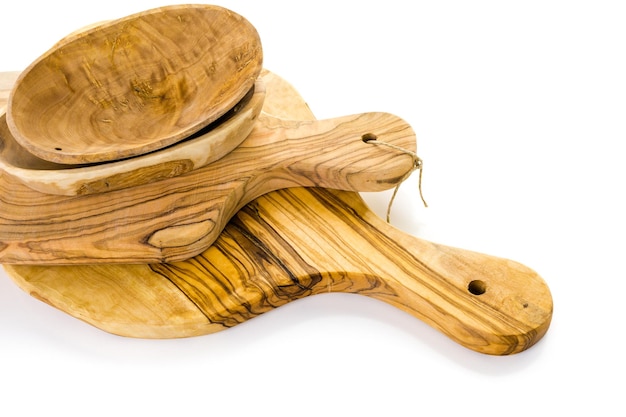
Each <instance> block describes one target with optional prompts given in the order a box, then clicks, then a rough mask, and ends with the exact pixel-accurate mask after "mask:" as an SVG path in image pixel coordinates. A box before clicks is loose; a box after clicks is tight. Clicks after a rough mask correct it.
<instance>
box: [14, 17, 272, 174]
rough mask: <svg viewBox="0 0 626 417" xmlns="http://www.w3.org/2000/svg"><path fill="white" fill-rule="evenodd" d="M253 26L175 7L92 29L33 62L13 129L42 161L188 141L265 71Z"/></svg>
mask: <svg viewBox="0 0 626 417" xmlns="http://www.w3.org/2000/svg"><path fill="white" fill-rule="evenodd" d="M262 61H263V53H262V47H261V41H260V37H259V35H258V33H257V31H256V29H255V28H254V26H253V25H252V24H251V23H250V22H248V21H247V20H246V19H245V18H243V17H242V16H240V15H238V14H236V13H234V12H232V11H230V10H228V9H225V8H222V7H219V6H212V5H172V6H166V7H160V8H156V9H151V10H146V11H143V12H141V13H137V14H133V15H130V16H126V17H124V18H121V19H118V20H114V21H111V22H106V23H102V24H98V25H95V26H92V27H89V28H87V29H85V30H80V31H77V32H76V33H74V34H72V35H70V36H68V37H67V38H65V39H63V40H62V41H60V42H59V43H57V44H56V45H54V47H53V48H51V49H50V50H49V51H47V52H46V53H44V54H43V55H42V56H40V57H39V58H38V59H37V60H35V61H34V62H33V63H32V64H31V65H30V66H29V67H28V68H26V69H25V70H24V72H23V73H22V74H21V75H20V77H19V78H18V80H17V85H16V87H15V89H14V90H13V91H12V94H11V96H10V97H9V105H8V109H7V124H8V127H9V129H10V130H11V132H12V134H13V136H14V137H15V139H16V140H17V141H18V143H20V144H21V145H22V146H23V147H24V148H26V149H27V150H28V151H29V152H31V153H33V154H34V155H36V156H37V157H39V158H41V159H44V160H48V161H51V162H56V163H63V164H83V163H97V162H106V161H114V160H118V159H122V158H128V157H131V156H136V155H141V154H144V153H147V152H150V151H153V150H156V149H161V148H163V147H165V146H168V145H171V144H172V143H175V142H177V141H179V140H181V139H183V138H186V137H188V136H190V135H192V134H193V133H195V132H197V131H198V130H200V129H202V128H203V127H205V126H207V125H208V124H210V123H211V122H214V121H215V120H216V119H218V118H219V117H220V116H222V115H223V114H224V113H226V111H228V110H229V109H231V108H232V107H233V106H234V105H235V104H237V103H238V102H239V101H240V100H241V99H242V98H243V96H244V95H245V94H246V93H247V92H248V91H250V89H251V88H252V86H253V84H254V82H255V80H256V79H257V77H258V75H259V73H260V71H261V69H262Z"/></svg>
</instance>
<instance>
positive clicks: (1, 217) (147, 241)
mask: <svg viewBox="0 0 626 417" xmlns="http://www.w3.org/2000/svg"><path fill="white" fill-rule="evenodd" d="M266 100H267V97H266ZM366 133H368V134H369V133H374V134H376V135H377V136H378V137H379V139H380V140H382V141H385V142H389V143H392V144H395V145H397V146H400V147H402V148H405V149H408V150H412V151H415V146H416V139H415V133H414V132H413V129H412V128H411V126H410V125H409V124H408V123H407V122H406V121H404V120H402V119H400V118H399V117H397V116H394V115H392V114H388V113H380V112H377V113H362V114H355V115H349V116H344V117H339V118H334V119H328V120H319V121H315V120H285V119H281V118H277V117H274V116H272V115H270V114H261V115H260V116H259V118H258V120H257V122H256V123H255V126H254V128H253V130H252V132H251V133H250V135H249V136H248V137H247V138H246V139H245V140H244V141H243V142H242V143H241V144H240V145H239V146H238V147H237V148H236V149H235V150H233V151H232V152H230V153H229V154H228V155H226V156H224V157H223V158H221V159H219V160H218V161H215V162H213V163H211V164H209V165H207V166H204V167H201V168H198V169H196V170H194V171H192V172H188V173H185V174H182V175H179V176H176V177H173V178H167V179H163V180H161V181H158V182H154V183H150V184H144V185H140V186H137V187H132V188H125V189H121V190H116V191H111V192H108V193H99V194H90V195H84V196H59V195H50V194H43V193H39V192H37V191H34V190H32V189H31V188H29V187H27V186H25V185H23V184H22V183H21V182H20V181H18V180H16V179H14V178H13V177H11V176H10V175H8V174H6V173H4V172H3V173H1V174H0V262H1V263H18V264H81V263H82V264H88V263H150V262H172V261H179V260H185V259H188V258H191V257H193V256H195V255H197V254H199V253H201V252H202V251H204V250H205V249H206V248H208V247H209V246H210V245H211V244H212V243H213V242H214V241H215V239H216V238H217V237H218V235H219V233H220V232H221V230H222V229H223V228H224V226H225V225H226V223H227V221H228V220H229V219H230V218H231V217H232V216H233V215H234V214H235V213H236V212H237V210H239V209H240V208H241V207H243V206H244V205H245V204H247V203H248V202H250V201H252V200H253V199H255V198H256V197H258V196H260V195H262V194H265V193H267V192H270V191H273V190H277V189H281V188H287V187H295V186H319V187H326V188H333V189H341V190H347V191H380V190H385V189H389V188H393V187H394V186H396V185H397V184H398V183H400V182H401V180H402V179H403V177H404V176H405V175H406V173H407V172H410V171H411V170H412V169H413V160H412V158H411V157H410V156H408V155H405V154H403V153H402V152H398V151H394V150H389V149H386V148H381V147H378V146H373V145H371V144H367V143H364V141H363V140H362V136H363V135H364V134H366Z"/></svg>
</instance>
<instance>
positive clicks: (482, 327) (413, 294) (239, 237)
mask: <svg viewBox="0 0 626 417" xmlns="http://www.w3.org/2000/svg"><path fill="white" fill-rule="evenodd" d="M265 79H266V85H267V88H268V90H267V97H266V101H265V107H264V111H266V112H268V113H271V114H274V115H279V116H281V117H287V116H289V117H293V118H295V119H300V120H306V119H307V118H308V119H312V118H313V115H312V114H311V112H310V110H309V109H308V107H307V106H306V104H305V102H304V100H303V99H302V98H301V97H300V96H299V95H298V94H297V92H296V91H295V90H294V89H293V88H292V87H291V86H290V85H289V84H288V83H287V82H285V81H284V80H282V79H280V78H279V77H277V76H276V75H274V74H272V73H266V74H265ZM5 269H6V271H7V272H8V274H9V276H11V277H12V279H13V280H14V281H15V283H16V284H17V285H18V286H20V287H21V288H22V289H23V290H24V291H26V292H28V293H29V294H31V295H32V296H33V297H36V298H38V299H40V300H42V301H44V302H46V303H49V304H50V305H52V306H54V307H56V308H58V309H60V310H62V311H64V312H66V313H68V314H70V315H72V316H74V317H76V318H78V319H81V320H84V321H85V322H87V323H90V324H91V325H93V326H96V327H98V328H100V329H102V330H104V331H107V332H111V333H114V334H118V335H122V336H128V337H142V338H176V337H190V336H198V335H206V334H210V333H214V332H217V331H221V330H224V329H228V328H230V327H233V326H235V325H237V324H239V323H242V322H244V321H246V320H249V319H251V318H254V317H256V316H258V315H260V314H262V313H264V312H267V311H270V310H272V309H275V308H278V307H280V306H282V305H284V304H286V303H289V302H291V301H293V300H296V299H300V298H303V297H307V296H311V295H315V294H321V293H328V292H346V293H355V294H361V295H365V296H368V297H372V298H375V299H378V300H381V301H384V302H387V303H389V304H391V305H393V306H395V307H397V308H400V309H402V310H404V311H406V312H408V313H410V314H412V315H413V316H415V317H417V318H418V319H420V320H423V321H424V322H426V323H428V324H430V325H431V326H433V327H434V328H436V329H438V330H439V331H441V332H442V333H444V334H446V335H447V336H449V337H450V338H451V339H452V340H454V341H456V342H457V343H459V344H461V345H462V346H465V347H467V348H469V349H472V350H475V351H477V352H481V353H486V354H492V355H506V354H513V353H517V352H521V351H523V350H525V349H528V348H529V347H531V346H532V345H534V344H535V343H536V342H537V341H538V340H540V339H541V338H542V336H543V335H544V334H545V333H546V331H547V330H548V327H549V325H550V320H551V317H552V298H551V294H550V291H549V289H548V287H547V285H546V283H545V282H544V280H543V279H542V278H541V277H540V276H539V275H538V274H537V273H536V272H535V271H533V270H531V269H530V268H528V267H526V266H524V265H521V264H519V263H517V262H514V261H511V260H507V259H502V258H497V257H493V256H489V255H484V254H480V253H476V252H471V251H466V250H462V249H458V248H452V247H447V246H443V245H439V244H435V243H431V242H428V241H425V240H421V239H419V238H416V237H414V236H410V235H408V234H406V233H404V232H402V231H400V230H398V229H396V228H394V227H392V226H391V225H389V224H388V223H386V222H384V221H383V220H382V219H380V218H379V217H378V216H377V215H376V214H374V213H373V212H372V211H371V210H370V209H369V208H368V207H367V206H366V205H365V203H364V202H363V200H362V199H361V197H360V196H359V195H358V194H357V193H354V192H346V191H338V190H329V189H322V188H289V189H281V190H278V191H273V192H271V193H267V194H265V195H263V196H261V197H259V198H257V199H256V200H254V201H252V202H250V203H249V204H247V205H246V206H245V207H243V208H242V209H241V210H240V211H238V212H237V213H236V215H235V216H234V217H233V218H232V219H231V220H230V222H229V223H228V224H227V225H226V227H225V229H224V230H223V232H222V233H221V234H220V235H219V237H218V239H217V240H216V241H215V243H214V244H213V245H212V246H211V247H210V248H208V249H207V250H205V251H204V252H202V253H201V254H199V255H197V256H195V257H193V258H192V259H189V260H186V261H182V262H173V263H163V264H144V265H135V264H133V265H120V264H115V265H105V264H99V265H74V266H42V265H5Z"/></svg>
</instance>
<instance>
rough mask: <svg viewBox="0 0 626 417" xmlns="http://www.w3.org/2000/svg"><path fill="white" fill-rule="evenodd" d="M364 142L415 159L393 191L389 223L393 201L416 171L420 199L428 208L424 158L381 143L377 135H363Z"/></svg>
mask: <svg viewBox="0 0 626 417" xmlns="http://www.w3.org/2000/svg"><path fill="white" fill-rule="evenodd" d="M363 142H365V143H371V144H372V145H380V146H386V147H388V148H391V149H394V150H396V151H399V152H402V153H405V154H407V155H409V156H410V157H411V158H413V168H411V169H410V170H409V171H408V172H407V173H406V174H404V176H403V177H402V179H401V180H400V182H399V183H398V185H396V187H395V188H394V190H393V194H392V195H391V200H389V205H388V206H387V223H389V219H390V217H391V206H392V205H393V201H394V200H395V199H396V195H397V194H398V189H400V185H402V183H403V182H404V181H406V179H407V178H409V177H410V176H411V174H413V172H415V171H416V170H419V172H420V173H419V178H418V182H417V187H418V190H419V193H420V198H421V199H422V203H424V207H428V204H426V200H424V194H423V193H422V173H423V171H424V170H423V168H424V162H423V161H422V158H420V157H419V156H417V154H416V153H415V152H413V151H410V150H408V149H405V148H403V147H401V146H397V145H394V144H393V143H387V142H383V141H380V140H378V139H377V137H376V135H373V134H365V135H363Z"/></svg>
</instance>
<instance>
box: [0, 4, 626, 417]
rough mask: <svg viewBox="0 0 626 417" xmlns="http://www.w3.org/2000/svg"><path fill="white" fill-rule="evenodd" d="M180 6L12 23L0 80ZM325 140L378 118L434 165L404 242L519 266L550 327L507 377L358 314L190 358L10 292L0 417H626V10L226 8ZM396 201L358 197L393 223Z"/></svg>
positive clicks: (378, 307) (219, 344)
mask: <svg viewBox="0 0 626 417" xmlns="http://www.w3.org/2000/svg"><path fill="white" fill-rule="evenodd" d="M166 4H169V3H166V2H159V1H136V0H133V1H130V0H129V1H126V2H119V3H115V2H86V1H83V2H76V1H65V0H57V1H34V2H27V1H12V2H10V3H9V4H7V2H4V3H3V6H2V24H1V25H0V37H1V38H2V39H3V41H4V42H3V48H2V49H3V51H2V55H0V71H12V70H19V69H22V68H24V67H26V66H27V65H28V64H29V63H30V62H31V61H33V60H34V59H36V58H37V57H38V56H39V55H40V54H41V53H43V52H44V51H45V50H46V49H47V48H49V47H50V46H51V45H52V44H53V43H54V42H56V41H57V40H59V39H60V38H61V37H63V36H64V35H66V34H68V33H69V32H71V31H73V30H75V29H78V28H80V27H82V26H84V25H87V24H90V23H94V22H96V21H101V20H107V19H113V18H117V17H122V16H125V15H127V14H130V13H134V12H138V11H141V10H143V9H148V8H152V7H156V6H162V5H166ZM215 4H219V5H222V6H225V7H228V8H231V9H232V10H234V11H236V12H238V13H240V14H242V15H244V16H245V17H247V18H248V19H249V20H250V21H251V22H252V23H253V24H254V25H255V26H256V27H257V29H258V31H259V33H260V35H261V38H262V41H263V47H264V55H265V66H266V68H268V69H270V70H272V71H274V72H275V73H277V74H279V75H281V76H282V77H284V78H285V79H287V80H288V81H289V82H291V83H292V84H293V85H294V86H295V87H296V88H297V89H298V90H299V91H300V93H301V94H302V95H303V96H304V97H305V99H307V101H308V103H309V105H310V107H311V108H312V110H313V111H314V113H315V114H316V116H317V117H318V118H326V117H335V116H342V115H347V114H352V113H358V112H366V111H386V112H390V113H394V114H396V115H398V116H400V117H403V118H404V119H405V120H407V121H408V122H409V123H410V124H411V125H412V126H413V128H414V130H415V131H416V133H417V137H418V149H419V154H420V155H421V157H422V158H423V159H424V161H425V170H424V178H423V181H424V183H423V187H424V193H425V197H426V199H427V201H428V203H429V206H430V207H429V208H424V207H423V206H422V205H421V202H420V200H419V198H418V194H417V175H413V176H412V177H411V178H410V179H409V180H408V181H407V182H406V183H405V184H403V185H402V187H401V188H400V193H399V196H398V198H397V200H396V203H395V205H394V208H393V211H392V224H393V225H394V226H397V227H398V228H400V229H402V230H404V231H405V232H407V233H409V234H412V235H414V236H417V237H420V238H424V239H427V240H432V241H436V242H439V243H443V244H447V245H451V246H458V247H463V248H466V249H472V250H475V251H479V252H484V253H489V254H493V255H498V256H503V257H507V258H510V259H514V260H516V261H519V262H522V263H524V264H526V265H528V266H530V267H531V268H533V269H535V270H536V271H538V272H539V273H540V274H541V275H542V277H543V278H544V279H545V280H546V282H547V283H548V285H549V286H550V289H551V291H552V295H553V298H554V317H553V321H552V326H551V328H550V330H549V331H548V333H547V335H546V336H545V338H544V339H542V341H541V342H539V344H537V345H536V346H534V347H532V348H531V349H529V350H528V351H526V352H523V353H521V354H518V355H513V356H508V357H493V356H487V355H482V354H478V353H475V352H472V351H469V350H468V349H466V348H464V347H461V346H459V345H457V344H455V343H454V342H452V341H451V340H449V339H447V338H446V337H445V336H443V335H442V334H440V333H439V332H437V331H435V330H433V329H431V328H430V327H428V326H426V325H425V324H423V323H422V322H420V321H419V320H417V319H415V318H413V317H412V316H409V315H407V314H405V313H402V312H400V311H399V310H397V309H395V308H393V307H391V306H388V305H386V304H383V303H381V302H378V301H375V300H371V299H368V298H366V297H361V296H354V295H345V294H343V295H342V294H332V295H323V296H322V295H320V296H317V297H311V298H309V299H305V300H301V301H298V302H294V303H292V304H289V305H287V306H284V307H281V308H279V309H277V310H275V311H273V312H271V313H267V314H265V315H263V316H261V317H258V318H255V319H253V320H251V321H248V322H246V323H244V324H242V325H240V326H237V327H235V328H233V329H230V330H227V331H224V332H220V333H217V334H213V335H209V336H203V337H197V338H190V339H184V340H135V339H128V338H122V337H119V336H114V335H110V334H108V333H105V332H103V331H101V330H98V329H96V328H94V327H91V326H90V325H87V324H85V323H83V322H81V321H79V320H77V319H75V318H73V317H70V316H68V315H66V314H64V313H62V312H60V311H57V310H55V309H53V308H52V307H49V306H48V305H46V304H44V303H42V302H40V301H38V300H36V299H34V298H32V297H30V296H29V295H28V294H26V293H24V292H22V291H21V290H19V289H18V288H17V287H16V286H15V285H14V284H13V282H12V281H11V280H10V279H9V278H8V277H7V276H6V274H4V272H2V273H1V274H0V353H1V354H0V383H1V384H2V388H1V391H0V396H1V398H2V400H1V401H0V414H1V415H6V416H9V415H10V416H17V415H43V414H44V413H46V414H58V415H67V416H78V415H81V416H96V415H137V416H139V415H142V416H143V415H181V416H182V415H196V414H198V415H236V416H252V415H268V416H283V415H284V416H309V415H310V416H332V415H350V416H356V415H372V416H403V415H421V416H433V415H446V416H451V415H481V416H484V415H496V414H497V415H500V414H502V415H508V416H518V415H519V416H528V415H540V416H543V415H545V416H548V415H550V416H554V415H569V414H572V413H574V412H578V413H579V414H578V415H594V416H617V415H621V416H623V415H625V414H624V413H626V407H625V405H624V382H623V375H624V373H625V372H626V363H625V359H624V356H625V354H624V345H623V344H622V341H623V340H624V330H625V324H624V318H625V312H624V305H623V304H622V300H623V299H624V291H625V290H626V286H625V284H624V281H625V279H626V272H625V268H624V261H623V260H624V259H625V254H624V252H625V249H626V245H625V243H624V239H625V238H624V237H625V236H626V225H625V221H624V212H625V209H626V204H625V203H624V182H625V181H624V180H625V177H626V175H625V174H624V169H623V165H624V164H623V161H624V147H623V146H622V145H623V143H624V140H625V139H626V123H625V121H626V119H625V115H626V9H625V6H623V5H624V4H625V3H624V2H620V1H613V2H611V1H552V0H542V1H534V0H530V1H525V2H513V1H484V0H475V1H446V0H443V1H413V2H409V1H391V0H387V1H376V2H374V1H362V2H340V1H332V2H331V1H320V0H318V1H316V2H310V3H304V2H296V1H293V2H278V1H270V0H266V1H221V2H215ZM390 195H391V194H390V192H384V193H377V194H365V195H364V197H365V198H366V201H367V202H368V204H369V205H370V207H371V208H372V209H373V210H374V211H375V212H377V213H379V214H380V215H384V212H385V209H386V205H387V202H388V201H389V197H390Z"/></svg>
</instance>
